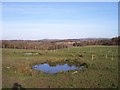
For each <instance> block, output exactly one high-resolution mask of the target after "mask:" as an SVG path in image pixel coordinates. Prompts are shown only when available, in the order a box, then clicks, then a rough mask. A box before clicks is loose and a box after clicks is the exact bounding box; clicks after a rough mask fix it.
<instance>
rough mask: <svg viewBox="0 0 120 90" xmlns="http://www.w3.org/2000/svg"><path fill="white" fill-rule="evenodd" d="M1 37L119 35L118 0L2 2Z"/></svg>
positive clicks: (104, 36) (73, 37) (99, 36)
mask: <svg viewBox="0 0 120 90" xmlns="http://www.w3.org/2000/svg"><path fill="white" fill-rule="evenodd" d="M2 26H3V29H2V39H4V40H13V39H18V40H40V39H79V38H93V37H95V38H112V37H115V36H118V3H117V2H3V3H2Z"/></svg>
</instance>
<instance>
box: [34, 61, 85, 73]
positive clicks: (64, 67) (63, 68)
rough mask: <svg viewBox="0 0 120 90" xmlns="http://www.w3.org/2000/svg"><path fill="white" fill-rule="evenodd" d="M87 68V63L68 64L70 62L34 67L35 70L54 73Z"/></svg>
mask: <svg viewBox="0 0 120 90" xmlns="http://www.w3.org/2000/svg"><path fill="white" fill-rule="evenodd" d="M84 68H85V65H81V66H80V67H77V66H75V65H72V66H70V65H68V64H63V65H59V64H57V65H56V66H50V65H49V64H48V63H44V64H38V65H35V66H33V67H32V69H33V70H39V71H42V72H45V73H48V74H54V73H57V72H60V71H68V70H82V69H84Z"/></svg>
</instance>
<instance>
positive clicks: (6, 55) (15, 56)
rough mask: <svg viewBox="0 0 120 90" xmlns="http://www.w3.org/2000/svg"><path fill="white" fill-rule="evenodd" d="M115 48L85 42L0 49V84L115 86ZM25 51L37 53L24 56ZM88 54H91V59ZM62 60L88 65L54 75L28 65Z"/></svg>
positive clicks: (26, 86) (24, 85)
mask: <svg viewBox="0 0 120 90" xmlns="http://www.w3.org/2000/svg"><path fill="white" fill-rule="evenodd" d="M117 50H118V47H116V46H86V47H74V48H68V49H60V50H56V51H40V50H20V49H19V50H17V49H3V53H2V54H3V55H2V58H3V61H2V64H3V67H2V70H3V71H2V72H3V80H2V83H3V87H12V86H13V84H14V83H15V82H18V83H19V84H21V85H22V86H23V87H25V88H35V87H38V88H46V87H53V88H58V87H61V88H67V87H69V88H85V87H87V88H91V87H92V88H95V87H96V88H98V87H99V88H101V87H104V88H109V87H110V88H111V87H117V86H118V81H117V80H118V78H117V77H118V51H117ZM26 52H39V53H40V54H41V55H34V56H25V55H24V54H25V53H26ZM106 54H107V57H106ZM80 55H82V56H83V57H80ZM92 55H94V58H93V60H92V58H91V57H92ZM64 60H67V61H71V62H72V61H73V62H75V61H76V60H77V61H80V62H85V63H87V64H88V65H89V67H88V68H87V69H86V70H85V71H84V72H81V71H78V73H76V74H72V73H73V72H74V70H73V71H68V72H59V73H57V74H55V75H48V74H45V73H43V72H40V71H35V70H31V66H32V65H35V64H38V63H44V62H48V61H49V62H58V61H59V62H63V61H64ZM7 67H10V68H9V69H8V68H7Z"/></svg>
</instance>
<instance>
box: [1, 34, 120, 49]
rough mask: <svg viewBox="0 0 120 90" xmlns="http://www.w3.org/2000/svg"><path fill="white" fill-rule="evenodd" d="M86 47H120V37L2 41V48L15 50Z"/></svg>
mask: <svg viewBox="0 0 120 90" xmlns="http://www.w3.org/2000/svg"><path fill="white" fill-rule="evenodd" d="M0 42H1V41H0ZM86 45H120V36H119V37H113V38H111V39H103V40H79V39H78V40H69V39H68V40H56V41H52V40H47V41H42V40H2V46H1V47H2V48H14V49H36V50H56V49H61V48H68V47H76V46H86Z"/></svg>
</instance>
